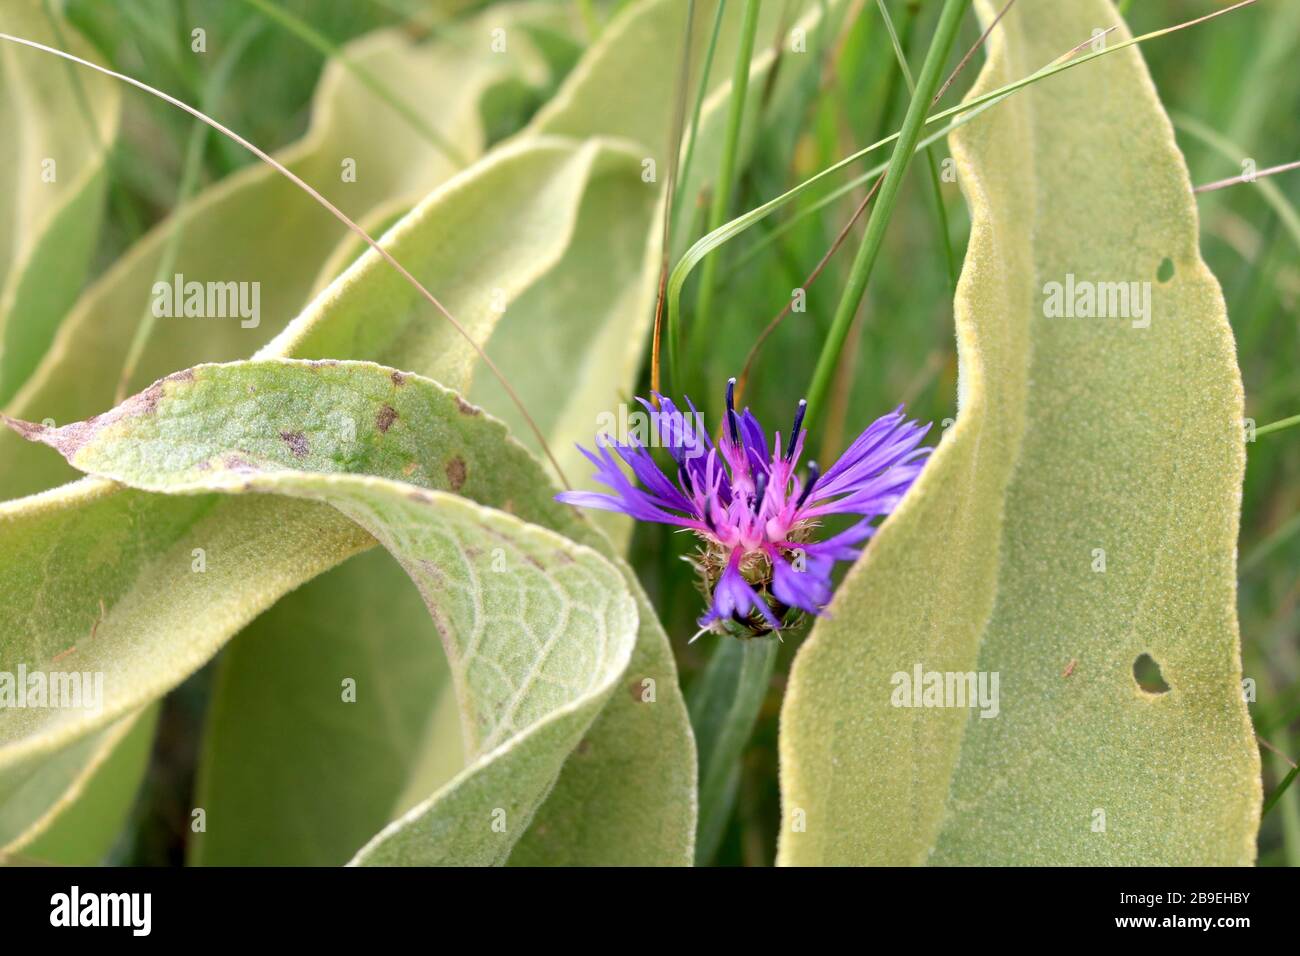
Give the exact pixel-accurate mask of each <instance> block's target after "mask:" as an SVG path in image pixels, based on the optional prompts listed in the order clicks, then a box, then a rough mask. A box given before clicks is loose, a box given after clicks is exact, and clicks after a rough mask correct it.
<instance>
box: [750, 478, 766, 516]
mask: <svg viewBox="0 0 1300 956" xmlns="http://www.w3.org/2000/svg"><path fill="white" fill-rule="evenodd" d="M766 492H767V472H765V471H760V472H759V473H758V475H757V477H755V478H754V502H753V507H754V514H758V512H759V509H760V508H761V507H762V505H763V495H764V494H765V493H766Z"/></svg>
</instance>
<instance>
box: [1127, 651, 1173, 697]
mask: <svg viewBox="0 0 1300 956" xmlns="http://www.w3.org/2000/svg"><path fill="white" fill-rule="evenodd" d="M1133 679H1134V680H1135V681H1137V685H1138V687H1140V688H1141V689H1142V690H1144V691H1146V692H1147V693H1148V694H1167V693H1169V685H1168V684H1167V683H1166V682H1165V678H1164V676H1163V675H1162V674H1161V673H1160V665H1159V664H1157V663H1156V659H1155V658H1154V657H1152V656H1151V655H1150V654H1139V655H1138V659H1137V660H1135V661H1134V662H1133Z"/></svg>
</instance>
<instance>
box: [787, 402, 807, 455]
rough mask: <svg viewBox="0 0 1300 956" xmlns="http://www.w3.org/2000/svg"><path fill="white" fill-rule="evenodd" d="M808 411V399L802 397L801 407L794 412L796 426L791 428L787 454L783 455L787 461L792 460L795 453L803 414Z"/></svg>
mask: <svg viewBox="0 0 1300 956" xmlns="http://www.w3.org/2000/svg"><path fill="white" fill-rule="evenodd" d="M806 411H808V400H807V399H804V398H801V399H799V407H798V408H797V409H795V413H794V428H792V429H790V444H789V445H787V446H786V449H785V455H784V456H783V457H784V458H785V460H786V461H789V460H790V457H791V456H792V455H793V454H794V446H795V445H797V444H798V443H799V429H800V428H802V427H803V416H804V412H806Z"/></svg>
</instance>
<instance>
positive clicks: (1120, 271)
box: [779, 0, 1260, 865]
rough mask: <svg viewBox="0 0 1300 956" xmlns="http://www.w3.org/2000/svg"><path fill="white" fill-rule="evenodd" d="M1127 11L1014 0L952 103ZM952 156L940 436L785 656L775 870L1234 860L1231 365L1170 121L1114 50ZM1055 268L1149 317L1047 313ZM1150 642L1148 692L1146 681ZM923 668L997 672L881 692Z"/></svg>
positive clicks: (1023, 102) (1249, 801)
mask: <svg viewBox="0 0 1300 956" xmlns="http://www.w3.org/2000/svg"><path fill="white" fill-rule="evenodd" d="M995 6H997V5H996V4H993V3H989V2H981V3H980V4H979V9H980V13H981V17H982V18H983V19H984V20H985V22H988V20H989V18H990V17H991V16H992V15H993V14H994V13H995V9H994V8H995ZM1120 23H1121V20H1120V18H1119V17H1118V15H1117V14H1116V12H1115V10H1114V8H1113V7H1112V6H1111V5H1110V4H1109V3H1108V2H1105V0H1086V2H1084V0H1080V2H1075V3H1069V4H1061V3H1054V2H1050V0H1021V2H1019V3H1017V4H1016V5H1015V6H1013V7H1012V8H1011V10H1010V11H1009V12H1008V13H1007V15H1006V17H1005V18H1004V19H1003V20H1002V22H1001V24H999V26H998V27H997V28H996V29H995V30H994V31H993V33H992V35H991V37H990V40H989V60H988V62H987V64H986V66H985V68H984V71H983V73H982V74H981V77H980V79H979V81H978V83H977V85H976V87H975V89H974V90H973V91H972V94H971V95H972V96H977V95H979V94H980V93H982V92H984V91H986V90H988V89H991V88H994V87H997V86H998V85H1000V84H1003V83H1006V82H1009V81H1011V80H1013V79H1015V78H1016V77H1017V76H1020V75H1023V74H1025V73H1026V72H1028V71H1030V70H1033V69H1036V68H1038V67H1040V66H1042V65H1043V64H1045V63H1047V62H1049V61H1051V60H1052V59H1054V58H1055V57H1057V56H1059V55H1060V53H1061V52H1062V48H1063V47H1065V48H1068V47H1069V46H1070V45H1071V44H1073V43H1075V42H1078V41H1081V40H1084V39H1087V38H1088V37H1089V36H1090V35H1091V34H1092V31H1093V30H1094V29H1095V28H1099V27H1107V26H1110V25H1112V24H1120ZM1123 36H1124V27H1123V26H1122V25H1121V26H1120V28H1119V31H1118V33H1117V34H1116V35H1112V39H1113V40H1114V41H1115V42H1118V41H1119V39H1121V38H1122V37H1123ZM952 148H953V155H954V158H955V159H956V162H957V168H958V170H959V173H960V181H961V183H962V187H963V190H964V192H965V195H966V197H967V201H968V202H969V204H970V207H971V214H972V230H971V240H970V247H969V249H968V252H967V256H966V263H965V268H964V270H963V273H962V278H961V283H960V286H959V289H958V293H957V298H956V302H955V312H956V324H957V343H958V355H959V360H960V384H959V390H958V407H959V411H958V414H957V419H956V424H955V425H954V426H953V427H952V428H951V429H949V430H948V431H947V434H946V435H945V436H944V438H943V440H942V442H941V444H940V447H939V449H938V451H937V453H936V454H935V455H934V458H933V460H932V461H931V462H930V463H929V465H928V466H927V468H926V470H925V472H924V473H923V474H922V476H921V478H920V479H919V481H918V482H917V484H916V486H915V487H914V488H913V489H912V491H911V492H910V493H909V495H908V497H907V498H906V499H905V501H904V503H903V504H902V506H901V507H900V508H899V510H898V511H897V512H896V513H895V514H894V515H893V516H892V517H891V518H890V519H889V520H888V522H887V523H886V524H885V526H884V527H883V529H882V530H881V531H880V533H879V534H878V535H877V536H876V538H875V539H874V541H873V542H872V544H871V546H870V548H869V549H868V552H867V554H866V555H865V556H864V557H863V559H862V560H861V561H860V562H859V563H858V565H857V566H856V567H854V568H853V569H852V571H851V572H850V574H849V576H848V577H847V579H846V580H845V582H844V584H843V585H842V587H841V588H840V590H839V592H838V594H837V596H836V599H835V602H834V603H833V605H832V606H831V608H830V609H829V610H830V615H831V616H829V617H828V618H827V619H825V620H823V621H820V622H819V623H818V624H817V626H816V627H815V628H814V631H813V634H812V636H811V637H810V639H809V641H808V643H807V644H806V646H805V647H803V648H802V649H801V650H800V653H799V655H798V658H797V660H796V662H795V666H794V669H793V673H792V675H791V679H790V685H789V691H788V695H787V698H786V701H785V705H784V710H783V713H782V727H781V729H782V739H781V757H782V792H783V801H784V814H785V819H784V821H783V827H782V836H781V845H780V853H779V858H780V861H781V862H784V863H787V864H822V863H826V864H856V863H896V864H897V863H925V862H931V863H953V864H968V865H969V864H1024V863H1039V864H1041V863H1046V862H1050V863H1053V864H1069V863H1074V864H1125V865H1143V864H1145V865H1153V864H1241V863H1249V862H1251V861H1252V859H1253V857H1254V835H1255V829H1256V826H1257V823H1258V818H1259V807H1260V784H1259V759H1258V753H1257V751H1256V750H1255V747H1254V743H1253V740H1252V735H1251V728H1250V720H1249V717H1248V715H1247V712H1246V707H1245V703H1244V702H1243V699H1242V689H1241V663H1240V647H1239V643H1238V635H1237V621H1236V610H1235V566H1234V565H1235V562H1234V555H1235V544H1236V534H1237V516H1238V507H1239V502H1240V492H1241V482H1242V474H1243V463H1244V455H1243V443H1242V437H1243V436H1242V392H1241V382H1240V377H1239V374H1238V371H1237V367H1236V362H1235V354H1234V346H1233V341H1232V335H1231V332H1230V330H1229V328H1228V323H1227V321H1226V316H1225V312H1224V304H1223V299H1222V296H1221V294H1220V291H1219V286H1218V283H1217V282H1216V281H1215V279H1214V277H1213V276H1212V275H1211V274H1210V273H1209V271H1208V269H1207V268H1206V266H1205V264H1204V263H1203V262H1202V260H1201V257H1200V254H1199V250H1198V248H1197V240H1198V236H1197V219H1196V209H1195V206H1194V202H1193V197H1192V194H1191V190H1190V184H1189V182H1188V177H1187V172H1186V168H1185V166H1184V163H1183V159H1182V156H1181V154H1180V153H1179V152H1178V149H1177V147H1176V146H1175V143H1174V139H1173V134H1172V130H1171V128H1170V125H1169V122H1168V120H1167V118H1166V117H1165V114H1164V112H1163V110H1162V109H1161V106H1160V103H1159V101H1158V99H1157V97H1156V93H1155V90H1154V88H1153V87H1152V85H1151V81H1150V78H1149V76H1148V75H1147V72H1146V68H1145V66H1144V64H1143V62H1142V59H1141V56H1140V54H1139V53H1138V52H1137V50H1136V49H1134V48H1130V49H1127V50H1124V51H1122V52H1117V53H1116V54H1114V55H1113V56H1109V57H1106V58H1105V59H1102V60H1097V61H1096V62H1093V63H1089V64H1087V65H1084V66H1081V67H1079V68H1078V69H1077V70H1073V71H1071V72H1069V73H1066V74H1062V75H1060V76H1057V77H1054V78H1052V79H1050V80H1046V81H1044V82H1042V83H1039V84H1035V85H1033V86H1031V87H1029V88H1028V89H1026V90H1024V91H1022V92H1020V93H1018V94H1017V95H1016V96H1014V97H1012V98H1010V99H1009V100H1007V101H1005V102H1003V103H1002V104H1000V105H998V106H997V107H995V108H993V109H992V110H990V111H989V112H988V113H987V114H985V115H984V116H981V117H980V118H979V119H978V120H976V121H975V122H972V123H971V124H969V125H968V126H966V127H964V128H963V129H962V130H961V131H960V132H959V133H958V134H957V135H955V136H954V137H953V138H952ZM1165 260H1169V262H1170V263H1172V266H1173V275H1172V278H1169V279H1168V281H1163V282H1162V281H1161V280H1160V279H1159V278H1158V277H1157V276H1158V272H1159V271H1160V269H1161V263H1162V262H1164V261H1165ZM1068 275H1072V276H1073V277H1074V278H1075V279H1077V280H1080V281H1086V282H1096V283H1104V282H1115V283H1118V282H1124V283H1128V282H1137V283H1138V294H1139V295H1140V294H1141V290H1142V289H1143V288H1144V286H1143V285H1142V283H1147V282H1149V283H1150V286H1149V288H1150V290H1151V293H1150V296H1151V297H1150V311H1149V312H1147V313H1146V315H1145V317H1143V316H1142V315H1139V314H1136V313H1137V311H1139V310H1138V309H1136V308H1133V309H1131V310H1130V313H1131V314H1130V316H1129V317H1108V318H1100V317H1094V318H1065V317H1060V318H1056V317H1048V315H1047V314H1046V311H1045V309H1046V301H1047V298H1048V295H1049V294H1050V287H1049V286H1048V284H1049V283H1052V282H1059V283H1062V284H1064V283H1066V282H1067V276H1068ZM1103 295H1105V291H1104V290H1103ZM1134 302H1135V303H1136V302H1137V300H1136V299H1135V300H1134ZM1147 319H1149V324H1148V322H1147ZM1102 568H1104V571H1103V570H1101V569H1102ZM1143 654H1149V655H1150V656H1151V657H1152V658H1153V659H1154V660H1155V662H1156V663H1157V664H1158V665H1159V668H1160V670H1161V672H1162V674H1163V677H1164V680H1165V681H1167V683H1168V686H1169V688H1170V689H1169V690H1168V691H1167V692H1165V693H1151V692H1149V691H1147V690H1145V689H1143V687H1141V686H1139V684H1138V682H1137V680H1136V679H1135V673H1134V666H1135V663H1136V662H1137V661H1138V659H1139V657H1140V656H1141V655H1143ZM918 666H919V667H920V668H921V669H922V670H923V671H925V672H938V673H946V672H953V673H967V672H983V673H986V674H988V675H992V674H993V673H997V674H999V676H1000V682H999V684H1000V686H999V694H998V704H997V705H996V706H995V707H994V706H985V707H982V708H981V707H975V708H971V707H969V706H961V707H947V708H944V707H925V706H921V707H909V706H895V705H894V704H895V702H897V703H899V704H905V703H907V702H908V697H907V695H906V694H905V693H904V690H903V689H904V687H905V686H906V685H904V684H903V682H902V681H901V679H898V678H897V677H896V675H899V674H903V675H907V676H908V677H909V678H910V677H911V675H913V673H914V671H915V668H917V667H918ZM987 686H989V685H986V687H987ZM907 689H908V690H910V688H907ZM940 699H942V698H940ZM922 702H924V698H922ZM949 702H950V703H956V699H955V695H954V698H952V699H951V700H950V701H949ZM994 711H996V716H995V717H993V716H990V717H988V718H984V717H982V716H980V714H981V713H982V712H983V713H990V714H991V713H993V712H994Z"/></svg>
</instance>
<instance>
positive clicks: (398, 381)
mask: <svg viewBox="0 0 1300 956" xmlns="http://www.w3.org/2000/svg"><path fill="white" fill-rule="evenodd" d="M388 377H389V378H391V379H392V380H393V384H394V385H396V386H397V387H398V388H401V387H402V386H403V385H405V384H406V376H405V375H403V374H402V373H401V372H398V371H394V372H393V374H392V375H390V376H388Z"/></svg>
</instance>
